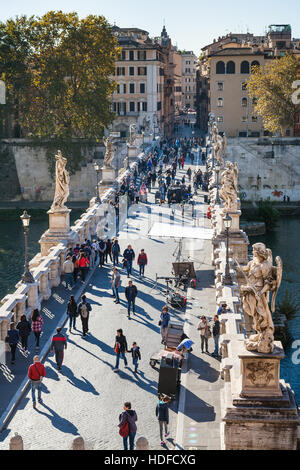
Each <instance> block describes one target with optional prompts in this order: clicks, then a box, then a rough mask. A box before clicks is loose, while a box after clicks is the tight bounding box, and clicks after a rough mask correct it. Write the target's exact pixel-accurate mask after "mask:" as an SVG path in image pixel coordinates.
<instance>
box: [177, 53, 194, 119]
mask: <svg viewBox="0 0 300 470" xmlns="http://www.w3.org/2000/svg"><path fill="white" fill-rule="evenodd" d="M180 54H181V57H182V85H181V86H182V110H183V111H185V112H186V111H188V110H189V109H193V110H194V109H195V107H196V65H197V57H196V56H195V54H194V53H193V51H181V52H180Z"/></svg>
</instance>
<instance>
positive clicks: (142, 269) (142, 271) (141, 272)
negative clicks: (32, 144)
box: [140, 264, 145, 276]
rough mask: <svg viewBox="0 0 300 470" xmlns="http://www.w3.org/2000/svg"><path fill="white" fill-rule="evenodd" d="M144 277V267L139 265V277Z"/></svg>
mask: <svg viewBox="0 0 300 470" xmlns="http://www.w3.org/2000/svg"><path fill="white" fill-rule="evenodd" d="M144 275H145V265H144V264H140V276H144Z"/></svg>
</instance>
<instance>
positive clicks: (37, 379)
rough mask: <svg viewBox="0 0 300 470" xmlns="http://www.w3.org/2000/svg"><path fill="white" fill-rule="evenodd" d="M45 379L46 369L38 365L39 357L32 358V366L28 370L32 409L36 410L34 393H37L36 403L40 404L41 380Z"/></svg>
mask: <svg viewBox="0 0 300 470" xmlns="http://www.w3.org/2000/svg"><path fill="white" fill-rule="evenodd" d="M44 377H46V369H45V366H44V365H43V364H41V363H40V358H39V356H34V358H33V364H31V366H29V368H28V378H29V380H30V382H31V395H32V405H33V408H34V409H35V408H36V399H35V391H36V390H37V392H38V402H39V403H40V404H42V403H43V402H42V391H41V385H42V380H43V378H44Z"/></svg>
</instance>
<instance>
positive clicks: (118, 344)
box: [114, 329, 128, 372]
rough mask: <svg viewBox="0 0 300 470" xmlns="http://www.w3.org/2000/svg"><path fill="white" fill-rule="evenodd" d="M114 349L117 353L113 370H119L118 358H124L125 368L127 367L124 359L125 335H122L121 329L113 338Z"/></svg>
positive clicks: (126, 349)
mask: <svg viewBox="0 0 300 470" xmlns="http://www.w3.org/2000/svg"><path fill="white" fill-rule="evenodd" d="M114 351H115V353H116V355H117V360H116V366H115V368H114V372H119V364H120V358H121V359H123V360H124V364H125V369H128V362H127V359H126V352H127V351H128V347H127V340H126V336H124V335H123V330H122V329H120V330H118V331H117V336H116V340H115V346H114Z"/></svg>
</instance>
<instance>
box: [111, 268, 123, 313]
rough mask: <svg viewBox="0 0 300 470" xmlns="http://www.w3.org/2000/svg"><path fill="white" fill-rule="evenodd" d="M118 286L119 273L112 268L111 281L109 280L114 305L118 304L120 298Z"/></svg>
mask: <svg viewBox="0 0 300 470" xmlns="http://www.w3.org/2000/svg"><path fill="white" fill-rule="evenodd" d="M120 284H121V276H120V273H119V271H118V270H117V268H114V270H113V275H112V279H111V287H112V291H113V296H114V297H115V300H114V302H115V303H116V304H119V303H120V297H119V287H120Z"/></svg>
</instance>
